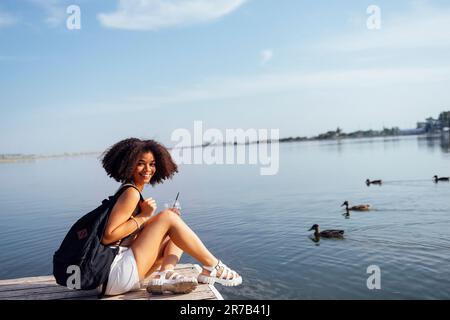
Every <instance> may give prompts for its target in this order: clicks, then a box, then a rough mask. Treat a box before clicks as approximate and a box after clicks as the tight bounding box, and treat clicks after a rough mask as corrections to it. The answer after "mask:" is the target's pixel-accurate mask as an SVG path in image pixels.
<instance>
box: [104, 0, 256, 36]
mask: <svg viewBox="0 0 450 320" xmlns="http://www.w3.org/2000/svg"><path fill="white" fill-rule="evenodd" d="M247 1H248V0H119V3H118V8H117V10H116V11H115V12H112V13H100V14H99V15H98V19H99V20H100V23H101V24H102V25H103V26H104V27H108V28H117V29H128V30H157V29H161V28H166V27H173V26H177V25H191V24H197V23H204V22H208V21H213V20H216V19H218V18H220V17H222V16H225V15H227V14H229V13H231V12H233V11H234V10H236V9H237V8H239V7H240V6H241V5H243V4H244V3H245V2H247Z"/></svg>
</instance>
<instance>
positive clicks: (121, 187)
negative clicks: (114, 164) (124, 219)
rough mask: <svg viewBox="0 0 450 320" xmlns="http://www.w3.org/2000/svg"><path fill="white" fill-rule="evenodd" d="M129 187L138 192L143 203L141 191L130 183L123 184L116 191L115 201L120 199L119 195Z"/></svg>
mask: <svg viewBox="0 0 450 320" xmlns="http://www.w3.org/2000/svg"><path fill="white" fill-rule="evenodd" d="M129 187H132V188H135V189H136V190H137V191H138V192H139V196H140V198H141V201H144V197H143V196H142V193H141V191H140V190H139V189H138V188H137V187H136V186H135V185H134V184H132V183H125V184H123V185H121V186H120V188H119V190H117V192H116V197H117V199H118V198H119V197H120V195H121V194H122V193H123V192H124V191H125V190H126V189H128V188H129Z"/></svg>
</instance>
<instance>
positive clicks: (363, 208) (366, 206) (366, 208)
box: [341, 201, 370, 212]
mask: <svg viewBox="0 0 450 320" xmlns="http://www.w3.org/2000/svg"><path fill="white" fill-rule="evenodd" d="M343 206H345V209H346V210H347V212H348V211H369V210H370V204H359V205H356V206H351V207H350V206H349V204H348V201H345V202H344V203H343V204H342V205H341V207H343Z"/></svg>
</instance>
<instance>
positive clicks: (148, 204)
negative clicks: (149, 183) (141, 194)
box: [139, 198, 157, 218]
mask: <svg viewBox="0 0 450 320" xmlns="http://www.w3.org/2000/svg"><path fill="white" fill-rule="evenodd" d="M139 206H140V207H141V214H142V215H143V216H145V217H148V218H150V217H151V216H152V214H153V213H154V212H155V211H156V208H157V206H156V201H155V200H154V199H153V198H148V199H145V200H144V201H142V202H140V203H139Z"/></svg>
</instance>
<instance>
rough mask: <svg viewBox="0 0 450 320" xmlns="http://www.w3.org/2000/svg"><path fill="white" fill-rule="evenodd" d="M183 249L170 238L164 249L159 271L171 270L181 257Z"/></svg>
mask: <svg viewBox="0 0 450 320" xmlns="http://www.w3.org/2000/svg"><path fill="white" fill-rule="evenodd" d="M182 254H183V250H181V249H180V248H179V247H178V246H177V245H176V244H175V243H174V242H173V241H172V240H169V242H168V243H167V246H166V248H165V250H164V256H163V261H162V263H161V271H165V270H173V269H175V266H176V265H177V263H178V261H180V259H181V255H182Z"/></svg>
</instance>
